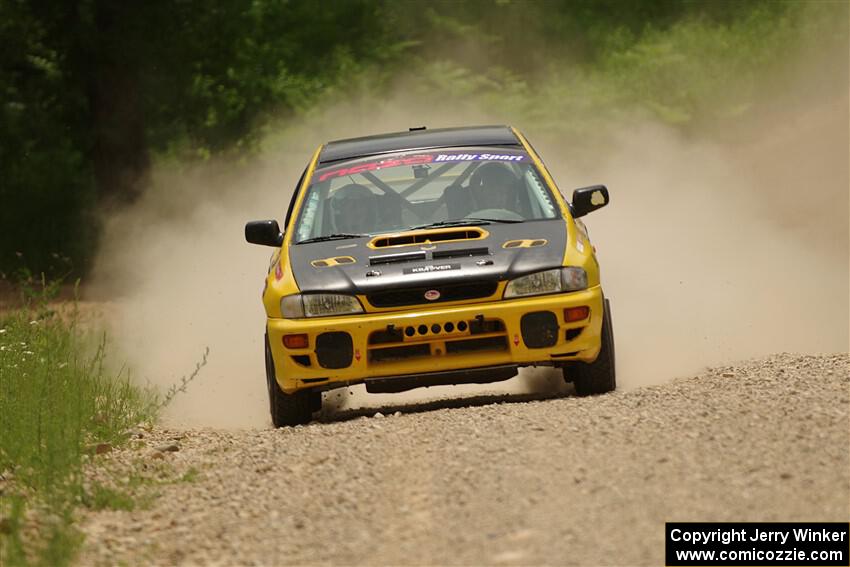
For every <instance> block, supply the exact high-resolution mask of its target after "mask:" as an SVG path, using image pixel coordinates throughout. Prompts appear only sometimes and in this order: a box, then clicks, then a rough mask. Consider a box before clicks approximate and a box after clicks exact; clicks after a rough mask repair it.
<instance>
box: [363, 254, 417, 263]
mask: <svg viewBox="0 0 850 567" xmlns="http://www.w3.org/2000/svg"><path fill="white" fill-rule="evenodd" d="M424 259H425V252H405V253H403V254H384V255H383V256H369V265H370V266H382V265H384V264H400V263H403V262H415V261H416V260H424Z"/></svg>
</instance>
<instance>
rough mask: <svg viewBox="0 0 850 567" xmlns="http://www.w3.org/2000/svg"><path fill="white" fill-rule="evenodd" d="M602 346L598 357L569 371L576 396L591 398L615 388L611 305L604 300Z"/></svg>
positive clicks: (580, 363) (576, 365)
mask: <svg viewBox="0 0 850 567" xmlns="http://www.w3.org/2000/svg"><path fill="white" fill-rule="evenodd" d="M601 340H602V346H601V347H600V349H599V356H597V357H596V360H595V361H593V362H591V363H589V364H588V363H582V362H579V363H577V364H575V365H574V366H572V367H571V368H570V369H569V370H567V369H565V370H564V372H565V374H566V372H568V371H569V372H570V374H571V377H572V381H573V385H574V386H575V389H576V394H578V395H579V396H592V395H594V394H604V393H606V392H611V391H613V390H614V389H615V388H616V387H617V376H616V369H615V366H614V330H613V327H612V324H611V304H610V302H609V301H608V300H607V299H606V300H605V312H604V313H603V315H602V338H601Z"/></svg>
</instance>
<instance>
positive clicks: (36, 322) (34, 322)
mask: <svg viewBox="0 0 850 567" xmlns="http://www.w3.org/2000/svg"><path fill="white" fill-rule="evenodd" d="M30 325H38V321H30Z"/></svg>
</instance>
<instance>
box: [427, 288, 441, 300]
mask: <svg viewBox="0 0 850 567" xmlns="http://www.w3.org/2000/svg"><path fill="white" fill-rule="evenodd" d="M425 299H427V300H428V301H435V300H437V299H440V292H439V291H437V290H436V289H429V290H428V291H426V292H425Z"/></svg>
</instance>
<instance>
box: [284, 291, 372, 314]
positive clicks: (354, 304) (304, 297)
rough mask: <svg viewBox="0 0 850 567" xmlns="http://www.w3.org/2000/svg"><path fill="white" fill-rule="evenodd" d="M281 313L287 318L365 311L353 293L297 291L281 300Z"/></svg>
mask: <svg viewBox="0 0 850 567" xmlns="http://www.w3.org/2000/svg"><path fill="white" fill-rule="evenodd" d="M280 313H281V315H283V316H284V317H285V318H286V319H303V318H304V317H330V316H332V315H350V314H352V313H363V306H362V305H360V301H358V300H357V298H356V297H354V296H353V295H342V294H337V293H305V294H301V293H297V294H295V295H287V296H285V297H283V298H281V300H280Z"/></svg>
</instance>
